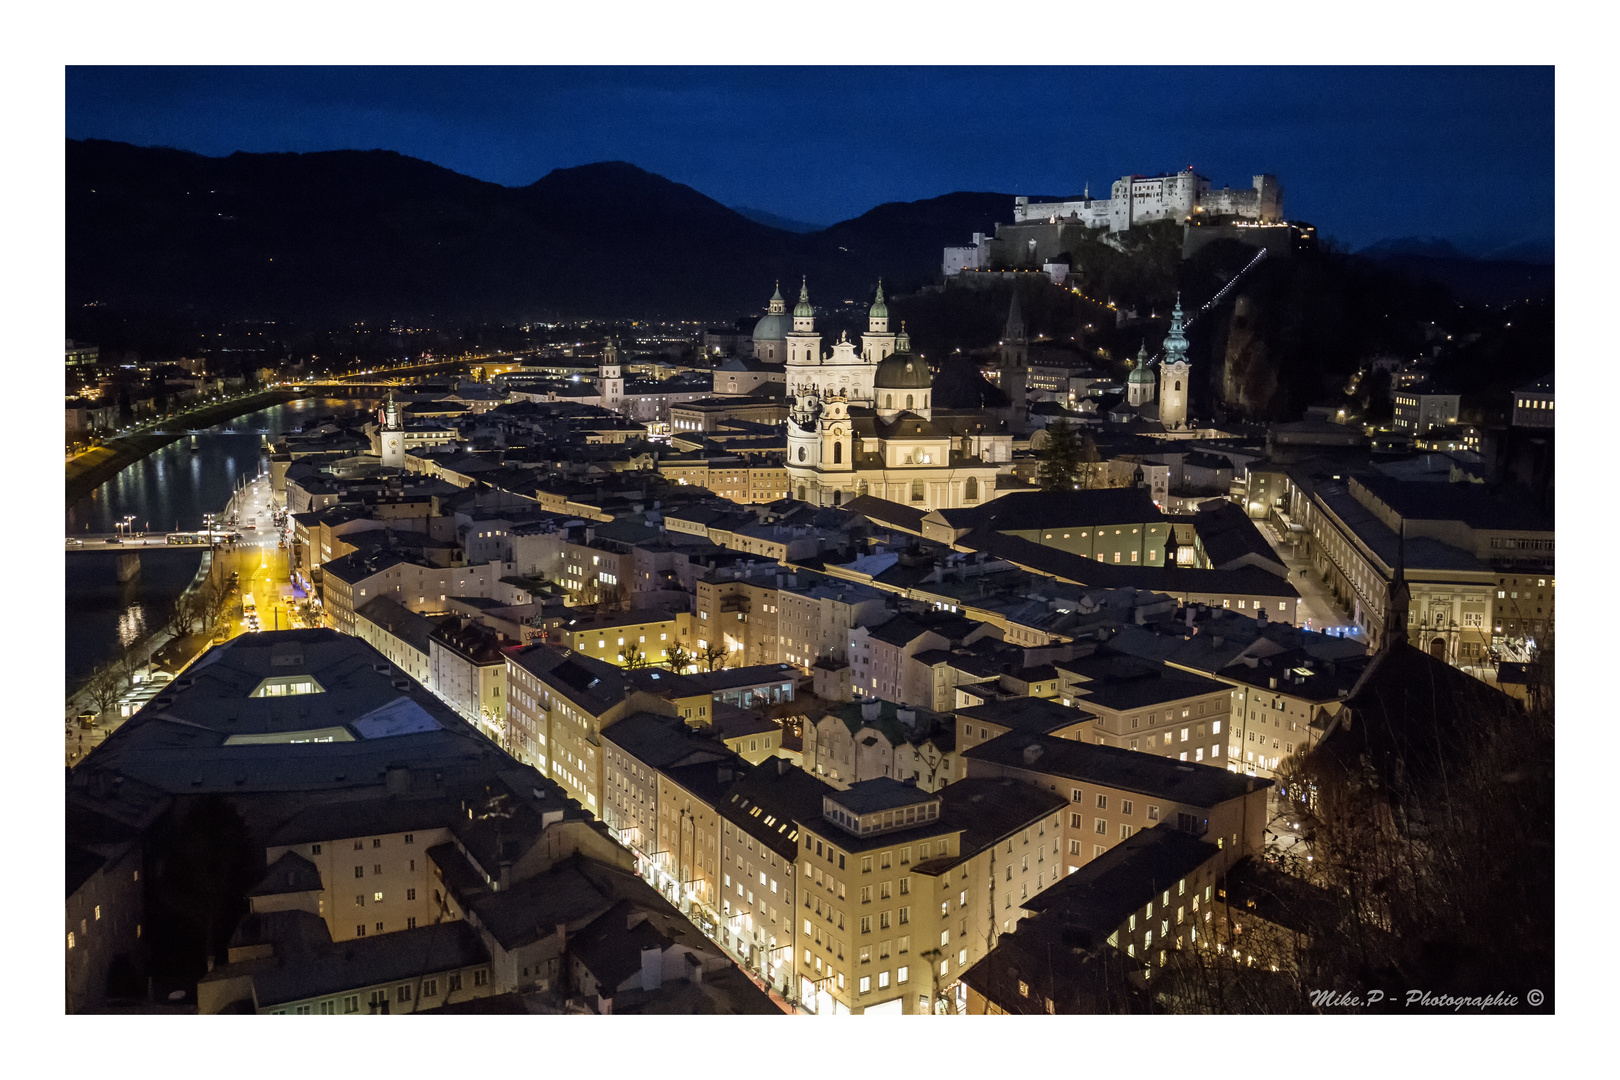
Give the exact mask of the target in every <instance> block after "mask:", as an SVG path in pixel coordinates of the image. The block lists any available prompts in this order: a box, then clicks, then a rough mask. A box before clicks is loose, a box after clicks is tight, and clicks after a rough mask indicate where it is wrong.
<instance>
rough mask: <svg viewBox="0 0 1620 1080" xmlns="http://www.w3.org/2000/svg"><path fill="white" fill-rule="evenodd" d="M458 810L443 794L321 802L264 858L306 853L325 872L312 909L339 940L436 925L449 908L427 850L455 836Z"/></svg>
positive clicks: (286, 828) (280, 832)
mask: <svg viewBox="0 0 1620 1080" xmlns="http://www.w3.org/2000/svg"><path fill="white" fill-rule="evenodd" d="M458 812H459V808H458V807H457V806H456V805H455V804H454V803H449V804H447V803H446V802H445V801H444V800H442V799H422V800H409V801H401V802H399V803H398V804H397V805H396V804H392V803H389V802H386V801H382V800H377V799H367V800H364V801H353V802H340V803H328V804H318V805H315V806H312V807H310V808H308V809H306V810H303V811H301V812H300V813H298V814H296V815H294V816H293V818H292V819H291V820H289V821H288V822H287V823H286V824H285V825H283V826H282V827H281V828H279V829H277V830H276V832H275V833H274V834H273V835H272V836H271V837H270V843H269V844H267V845H266V846H265V862H266V863H267V864H268V865H270V866H275V865H276V864H277V862H278V861H279V860H281V859H282V858H283V856H286V855H289V854H291V855H294V856H297V857H299V858H302V859H305V860H308V862H309V863H310V865H311V866H313V867H314V869H315V872H316V873H317V874H318V875H319V877H318V884H319V893H318V895H317V896H316V905H315V908H314V910H315V913H316V914H317V915H319V916H320V918H321V920H322V921H323V922H325V923H326V929H327V932H328V933H329V934H330V935H331V939H332V940H333V941H349V940H351V939H354V938H363V937H372V936H375V935H377V934H388V933H393V932H395V931H398V930H412V929H415V928H416V927H418V926H430V925H432V924H434V923H436V922H440V921H443V920H444V919H445V918H447V917H449V913H448V912H447V910H446V908H445V898H444V895H443V891H442V888H436V884H437V883H436V881H435V878H434V875H433V867H432V865H431V864H430V861H429V859H428V855H427V851H428V849H429V848H431V847H434V846H436V845H438V844H443V843H446V842H448V841H449V840H450V828H449V825H448V824H447V823H448V822H449V821H451V820H453V819H454V818H455V817H456V816H457V815H458ZM276 906H278V905H274V904H270V905H266V907H267V909H268V910H274V909H275V907H276Z"/></svg>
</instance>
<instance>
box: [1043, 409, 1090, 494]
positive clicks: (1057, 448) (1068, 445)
mask: <svg viewBox="0 0 1620 1080" xmlns="http://www.w3.org/2000/svg"><path fill="white" fill-rule="evenodd" d="M1079 467H1080V444H1079V440H1078V439H1076V437H1075V431H1074V428H1073V427H1071V426H1070V425H1069V422H1068V421H1067V420H1054V421H1052V422H1051V423H1050V424H1048V425H1047V426H1046V441H1045V443H1044V444H1043V445H1042V446H1041V467H1040V471H1039V472H1038V473H1037V474H1036V481H1037V482H1038V483H1039V484H1040V485H1041V490H1042V491H1073V490H1074V486H1075V474H1076V473H1077V472H1078V471H1079Z"/></svg>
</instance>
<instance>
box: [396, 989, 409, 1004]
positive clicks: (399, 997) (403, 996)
mask: <svg viewBox="0 0 1620 1080" xmlns="http://www.w3.org/2000/svg"><path fill="white" fill-rule="evenodd" d="M394 1000H395V1001H409V1000H411V988H410V986H409V985H401V986H396V987H394Z"/></svg>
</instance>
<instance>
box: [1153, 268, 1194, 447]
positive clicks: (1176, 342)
mask: <svg viewBox="0 0 1620 1080" xmlns="http://www.w3.org/2000/svg"><path fill="white" fill-rule="evenodd" d="M1191 370H1192V369H1191V366H1190V365H1189V364H1188V363H1187V335H1186V334H1185V333H1183V332H1182V312H1181V294H1180V293H1177V294H1176V308H1175V310H1174V311H1173V312H1171V313H1170V333H1169V334H1167V335H1165V339H1164V359H1163V360H1161V361H1160V362H1159V422H1160V423H1162V424H1163V425H1164V429H1165V430H1166V431H1180V430H1182V429H1183V428H1185V427H1186V426H1187V398H1188V395H1189V393H1190V386H1191V382H1192V380H1191V379H1190V378H1189V373H1190V372H1191Z"/></svg>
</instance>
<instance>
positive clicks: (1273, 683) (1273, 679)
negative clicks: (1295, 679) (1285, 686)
mask: <svg viewBox="0 0 1620 1080" xmlns="http://www.w3.org/2000/svg"><path fill="white" fill-rule="evenodd" d="M1271 688H1272V689H1273V690H1275V689H1277V676H1275V675H1273V676H1272V677H1271Z"/></svg>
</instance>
